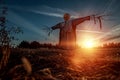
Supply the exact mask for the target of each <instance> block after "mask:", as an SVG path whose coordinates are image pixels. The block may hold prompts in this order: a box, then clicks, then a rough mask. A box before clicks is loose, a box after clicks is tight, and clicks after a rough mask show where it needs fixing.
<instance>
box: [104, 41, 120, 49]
mask: <svg viewBox="0 0 120 80" xmlns="http://www.w3.org/2000/svg"><path fill="white" fill-rule="evenodd" d="M103 48H120V42H118V43H115V42H111V43H105V44H103Z"/></svg>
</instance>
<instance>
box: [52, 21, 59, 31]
mask: <svg viewBox="0 0 120 80" xmlns="http://www.w3.org/2000/svg"><path fill="white" fill-rule="evenodd" d="M51 28H52V30H55V29H59V28H60V23H58V24H56V25H55V26H52V27H51Z"/></svg>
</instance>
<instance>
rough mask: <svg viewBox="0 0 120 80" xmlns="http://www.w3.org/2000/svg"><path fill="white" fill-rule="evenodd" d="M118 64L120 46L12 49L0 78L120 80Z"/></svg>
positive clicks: (22, 79) (119, 60)
mask: <svg viewBox="0 0 120 80" xmlns="http://www.w3.org/2000/svg"><path fill="white" fill-rule="evenodd" d="M23 58H24V60H23ZM119 67H120V49H118V48H101V49H76V50H62V49H48V48H42V49H13V50H12V53H11V55H10V58H9V61H8V64H7V66H6V67H5V68H4V69H3V70H2V71H1V72H0V77H1V79H0V80H8V79H9V80H120V68H119Z"/></svg>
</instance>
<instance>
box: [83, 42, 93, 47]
mask: <svg viewBox="0 0 120 80" xmlns="http://www.w3.org/2000/svg"><path fill="white" fill-rule="evenodd" d="M94 46H95V44H94V42H93V41H92V40H88V41H85V42H83V47H84V48H93V47H94Z"/></svg>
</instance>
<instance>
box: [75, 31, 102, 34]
mask: <svg viewBox="0 0 120 80" xmlns="http://www.w3.org/2000/svg"><path fill="white" fill-rule="evenodd" d="M77 31H80V32H88V33H98V34H102V33H104V32H100V31H90V30H77Z"/></svg>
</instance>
